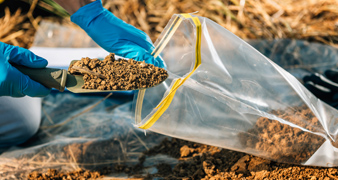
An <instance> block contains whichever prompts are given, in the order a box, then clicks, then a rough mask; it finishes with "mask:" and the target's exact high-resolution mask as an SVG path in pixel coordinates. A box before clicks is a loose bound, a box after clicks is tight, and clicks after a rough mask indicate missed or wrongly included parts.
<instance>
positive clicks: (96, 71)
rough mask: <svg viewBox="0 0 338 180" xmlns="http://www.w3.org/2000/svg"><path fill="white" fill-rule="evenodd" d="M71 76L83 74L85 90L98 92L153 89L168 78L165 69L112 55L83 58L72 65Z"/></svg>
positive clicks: (70, 68)
mask: <svg viewBox="0 0 338 180" xmlns="http://www.w3.org/2000/svg"><path fill="white" fill-rule="evenodd" d="M68 71H69V72H70V73H71V74H82V75H83V80H84V85H83V86H82V88H84V89H97V90H134V89H139V88H148V87H153V86H155V85H157V84H159V83H161V82H162V81H164V80H165V79H166V78H167V77H168V73H167V71H166V70H165V69H163V68H159V67H156V66H154V65H152V64H147V63H145V62H144V61H142V62H140V61H135V60H133V59H129V60H127V59H123V58H119V59H115V54H114V53H110V54H109V55H108V56H106V57H105V58H104V60H100V59H98V58H94V59H91V58H89V57H85V58H82V59H81V60H80V61H76V62H75V63H74V64H72V65H71V66H70V67H69V69H68Z"/></svg>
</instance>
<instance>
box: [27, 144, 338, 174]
mask: <svg viewBox="0 0 338 180" xmlns="http://www.w3.org/2000/svg"><path fill="white" fill-rule="evenodd" d="M156 154H166V155H169V156H172V157H174V158H177V159H179V163H178V164H177V165H175V166H174V167H172V166H170V165H169V164H159V165H157V169H158V172H157V173H155V174H148V175H138V174H137V173H138V172H140V169H142V168H143V162H144V161H145V159H146V158H148V157H151V156H154V155H156ZM111 172H124V173H126V174H129V175H130V178H139V179H154V178H156V177H160V178H162V179H187V180H188V179H205V180H206V179H213V180H216V179H219V180H221V179H238V180H239V179H247V180H251V179H252V180H253V179H280V180H282V179H311V180H314V179H327V180H329V179H337V178H338V169H337V168H320V167H307V166H298V165H292V164H283V163H277V162H274V161H270V160H266V159H263V158H259V157H255V156H252V155H248V154H245V153H241V152H235V151H231V150H227V149H221V148H217V147H214V146H208V145H203V144H198V143H194V142H188V141H184V140H179V139H171V140H168V139H165V140H164V141H162V143H161V144H159V145H158V146H156V147H154V148H152V149H150V150H149V151H146V152H144V156H143V157H142V158H140V159H139V163H138V164H137V165H135V166H132V167H128V166H124V165H116V166H114V167H113V168H103V169H101V170H98V171H88V170H83V169H79V170H76V171H73V172H68V173H61V172H58V171H57V170H48V171H47V172H44V173H41V172H32V173H31V174H30V175H29V177H28V179H62V178H68V177H70V178H72V179H82V178H93V179H100V178H103V177H104V175H105V174H109V173H111Z"/></svg>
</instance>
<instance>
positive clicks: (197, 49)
mask: <svg viewBox="0 0 338 180" xmlns="http://www.w3.org/2000/svg"><path fill="white" fill-rule="evenodd" d="M181 15H182V16H183V17H184V18H186V19H192V20H193V23H194V24H195V26H196V46H195V53H196V54H195V65H194V69H193V70H192V71H191V72H190V73H189V74H188V75H187V76H186V77H185V78H183V79H181V78H179V79H177V80H176V81H175V83H174V85H173V86H172V88H171V90H170V92H169V93H168V95H167V96H166V97H165V98H164V99H163V100H162V101H161V102H160V103H159V104H158V105H157V106H156V109H158V110H157V111H156V112H155V113H154V114H153V115H152V116H151V117H150V118H149V119H148V121H147V122H145V123H144V124H143V125H142V126H140V127H139V128H141V129H149V128H150V127H151V126H152V125H153V124H154V123H155V122H156V121H157V120H158V119H159V118H160V117H161V116H162V114H163V113H164V112H165V111H166V110H167V109H168V107H169V106H170V104H171V102H172V100H173V98H174V96H175V93H176V91H177V89H178V88H179V87H180V86H181V85H182V84H183V83H184V82H185V81H186V80H187V79H188V78H189V77H190V76H191V75H192V74H193V73H194V72H195V70H196V69H197V68H198V66H199V65H200V64H201V35H202V27H201V22H200V21H199V19H198V17H192V16H191V15H190V14H181ZM176 28H177V27H176ZM169 39H170V38H165V39H164V41H166V43H167V42H168V41H169ZM160 48H162V49H163V48H164V47H160ZM162 49H161V51H162ZM161 51H159V52H161ZM154 52H155V51H154Z"/></svg>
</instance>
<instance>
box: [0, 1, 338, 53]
mask: <svg viewBox="0 0 338 180" xmlns="http://www.w3.org/2000/svg"><path fill="white" fill-rule="evenodd" d="M25 1H29V2H30V3H31V5H32V7H31V10H30V12H28V13H21V12H20V10H18V11H17V12H15V13H10V12H9V11H8V10H6V13H5V16H4V17H2V18H1V19H0V41H3V42H6V43H10V44H14V45H19V46H22V47H26V48H28V47H30V45H31V44H32V41H33V40H34V33H35V31H36V28H38V24H39V22H40V21H41V19H43V18H41V17H37V18H33V17H32V11H34V9H35V8H36V5H37V6H39V4H41V3H42V2H41V1H39V0H25ZM103 3H104V7H105V8H107V9H108V10H110V11H112V12H113V13H114V14H115V15H116V16H117V17H119V18H121V19H122V20H124V21H126V22H127V23H130V24H132V25H134V26H135V27H137V28H139V29H141V30H143V31H145V32H146V33H147V34H148V35H149V36H150V37H151V39H152V40H153V41H155V40H156V38H157V37H158V36H159V34H160V33H161V32H162V30H163V28H164V26H165V25H166V24H167V22H168V20H169V19H170V17H171V16H172V15H173V14H175V13H191V12H197V13H196V14H197V15H200V16H204V17H208V18H210V19H212V20H214V21H215V22H217V23H218V24H220V25H221V26H223V27H225V28H227V29H228V30H230V31H231V32H233V33H234V34H236V35H237V36H239V37H241V38H242V39H276V38H293V39H304V40H309V41H316V42H321V43H324V44H329V45H332V46H335V47H338V1H337V0H283V1H280V0H170V1H163V0H103ZM63 21H65V22H66V21H69V18H67V17H66V18H63Z"/></svg>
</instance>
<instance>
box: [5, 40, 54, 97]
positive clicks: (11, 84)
mask: <svg viewBox="0 0 338 180" xmlns="http://www.w3.org/2000/svg"><path fill="white" fill-rule="evenodd" d="M10 63H15V64H18V65H23V66H27V67H30V68H44V67H46V66H47V64H48V62H47V60H45V59H43V58H41V57H39V56H36V55H35V54H34V53H32V52H31V51H29V50H28V49H25V48H21V47H17V46H12V45H8V44H5V43H3V42H0V96H12V97H23V96H25V95H27V96H31V97H42V96H46V95H48V94H49V92H50V89H48V88H46V87H44V86H43V85H41V84H40V83H37V82H35V81H33V80H31V79H30V78H29V77H28V76H27V75H24V74H22V73H21V72H20V71H19V70H17V69H16V68H15V67H13V66H12V65H11V64H10Z"/></svg>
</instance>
